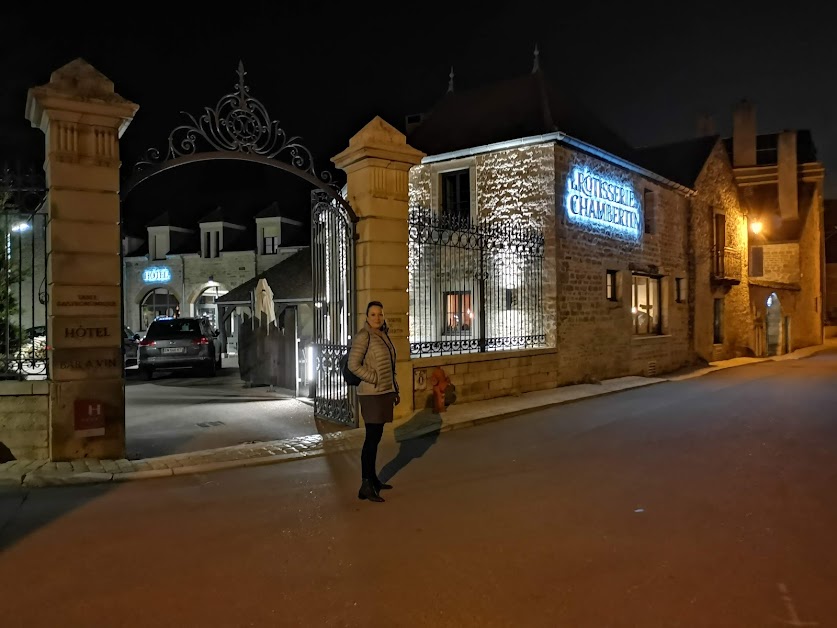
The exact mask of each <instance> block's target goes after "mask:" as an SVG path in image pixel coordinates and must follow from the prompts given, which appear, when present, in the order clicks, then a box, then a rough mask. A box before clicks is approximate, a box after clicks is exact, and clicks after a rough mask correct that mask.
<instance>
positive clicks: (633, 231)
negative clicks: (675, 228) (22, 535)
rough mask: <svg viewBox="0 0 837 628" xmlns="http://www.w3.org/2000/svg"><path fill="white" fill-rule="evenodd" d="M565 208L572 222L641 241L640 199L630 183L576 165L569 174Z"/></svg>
mask: <svg viewBox="0 0 837 628" xmlns="http://www.w3.org/2000/svg"><path fill="white" fill-rule="evenodd" d="M564 207H565V208H566V211H567V218H568V219H569V220H570V222H574V223H576V224H579V225H582V226H584V227H585V228H587V229H591V230H594V231H600V232H603V233H605V234H607V235H610V236H612V237H628V238H630V239H632V240H639V238H640V234H641V227H642V222H641V220H640V214H641V213H642V208H641V207H640V202H639V198H638V197H637V195H636V193H635V192H634V188H633V185H631V183H630V182H626V181H620V180H618V179H613V178H611V177H607V176H605V175H602V174H599V173H598V172H595V171H593V170H590V169H589V168H587V167H584V166H575V167H573V169H572V170H571V171H570V174H569V176H568V177H567V185H566V192H565V195H564Z"/></svg>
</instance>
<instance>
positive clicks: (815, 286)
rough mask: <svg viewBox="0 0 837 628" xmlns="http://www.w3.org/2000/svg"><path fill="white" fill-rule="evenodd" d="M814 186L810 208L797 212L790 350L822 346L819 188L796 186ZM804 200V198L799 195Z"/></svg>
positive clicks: (817, 185) (821, 200) (821, 221)
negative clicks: (796, 291)
mask: <svg viewBox="0 0 837 628" xmlns="http://www.w3.org/2000/svg"><path fill="white" fill-rule="evenodd" d="M807 186H811V187H814V186H815V190H814V191H813V193H812V194H811V195H810V197H809V198H810V199H811V201H810V203H811V204H810V206H809V207H807V208H800V214H801V216H802V217H803V219H804V221H805V224H804V226H803V228H802V235H801V236H800V238H799V255H798V257H797V259H798V260H799V261H798V263H799V287H800V294H799V302H798V304H797V308H796V312H795V313H794V316H793V319H792V320H791V342H792V349H799V348H801V347H809V346H811V345H818V344H820V343H822V319H823V299H822V291H823V287H822V282H823V275H822V273H823V270H824V269H823V268H822V263H823V262H822V237H823V199H822V188H821V186H822V184H821V183H818V184H812V183H800V188H803V187H807ZM800 196H801V197H802V198H805V195H800Z"/></svg>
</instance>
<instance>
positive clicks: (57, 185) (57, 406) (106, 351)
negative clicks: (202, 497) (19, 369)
mask: <svg viewBox="0 0 837 628" xmlns="http://www.w3.org/2000/svg"><path fill="white" fill-rule="evenodd" d="M137 109H138V106H137V105H135V104H134V103H132V102H129V101H128V100H125V99H124V98H122V97H121V96H120V95H119V94H116V93H115V92H114V91H113V83H112V82H111V81H110V80H108V78H107V77H105V76H104V75H103V74H101V73H100V72H98V71H97V70H96V69H95V68H94V67H92V66H91V65H89V64H88V63H86V62H85V61H84V60H82V59H76V60H75V61H72V62H70V63H68V64H67V65H65V66H64V67H62V68H60V69H58V70H56V71H55V72H53V73H52V75H51V76H50V81H49V83H47V84H46V85H41V86H40V87H33V88H31V89H30V90H29V93H28V96H27V101H26V117H27V119H28V120H29V121H30V122H31V123H32V126H35V127H38V128H39V129H41V130H42V131H43V132H44V134H45V135H46V160H45V162H44V170H45V171H46V181H47V186H48V188H49V193H48V196H47V205H48V211H49V226H48V228H47V243H46V249H47V254H48V263H47V281H48V285H47V298H48V310H47V320H48V323H47V325H48V331H47V339H48V342H49V345H50V347H51V350H50V351H49V352H48V353H49V379H50V400H49V406H50V424H49V443H50V458H51V459H52V460H71V459H74V458H84V457H90V458H105V459H108V458H110V459H119V458H123V457H124V455H125V379H124V364H123V357H122V294H121V290H120V285H121V279H122V266H121V257H120V247H121V237H120V224H119V222H120V216H119V165H120V163H119V137H121V135H122V133H123V132H124V131H125V129H126V128H127V127H128V125H129V124H130V122H131V120H132V119H133V117H134V114H135V113H136V111H137Z"/></svg>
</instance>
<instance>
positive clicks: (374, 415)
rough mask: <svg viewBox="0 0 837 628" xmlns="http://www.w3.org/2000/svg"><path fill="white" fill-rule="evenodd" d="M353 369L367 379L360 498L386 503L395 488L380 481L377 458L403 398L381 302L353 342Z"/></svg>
mask: <svg viewBox="0 0 837 628" xmlns="http://www.w3.org/2000/svg"><path fill="white" fill-rule="evenodd" d="M349 370H350V371H351V372H352V373H354V374H355V375H357V376H358V377H359V378H360V379H361V380H363V381H361V382H360V385H358V388H357V394H358V397H359V398H360V409H361V411H362V412H363V422H364V423H365V424H366V439H365V440H364V441H363V450H362V451H361V454H360V467H361V480H362V482H361V485H360V490H359V491H358V494H357V496H358V499H368V500H369V501H373V502H382V501H384V498H383V497H381V495H380V491H381V489H387V488H392V486H390V485H389V484H383V483H382V482H381V481H380V480H379V479H378V474H377V473H376V472H375V459H376V458H377V456H378V443H380V442H381V436H382V435H383V433H384V424H385V423H391V422H392V414H393V409H394V407H395V406H397V405H398V404H399V403H400V402H401V399H400V397H399V396H398V383H397V382H396V381H395V347H394V346H393V344H392V341H391V340H390V339H389V336H388V335H387V328H386V322H385V320H384V306H383V305H382V304H381V302H380V301H370V303H369V305H367V306H366V323H365V324H364V325H363V329H361V330H360V331H359V332H358V333H357V335H356V336H355V337H354V340H352V348H351V350H350V351H349Z"/></svg>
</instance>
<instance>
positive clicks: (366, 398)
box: [358, 392, 395, 423]
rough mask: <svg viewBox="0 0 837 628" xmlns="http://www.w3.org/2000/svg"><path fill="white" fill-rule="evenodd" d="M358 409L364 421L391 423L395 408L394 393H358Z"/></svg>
mask: <svg viewBox="0 0 837 628" xmlns="http://www.w3.org/2000/svg"><path fill="white" fill-rule="evenodd" d="M358 399H360V411H361V412H362V413H363V421H364V422H365V423H392V413H393V410H394V409H395V393H394V392H391V393H386V394H384V395H358Z"/></svg>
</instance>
